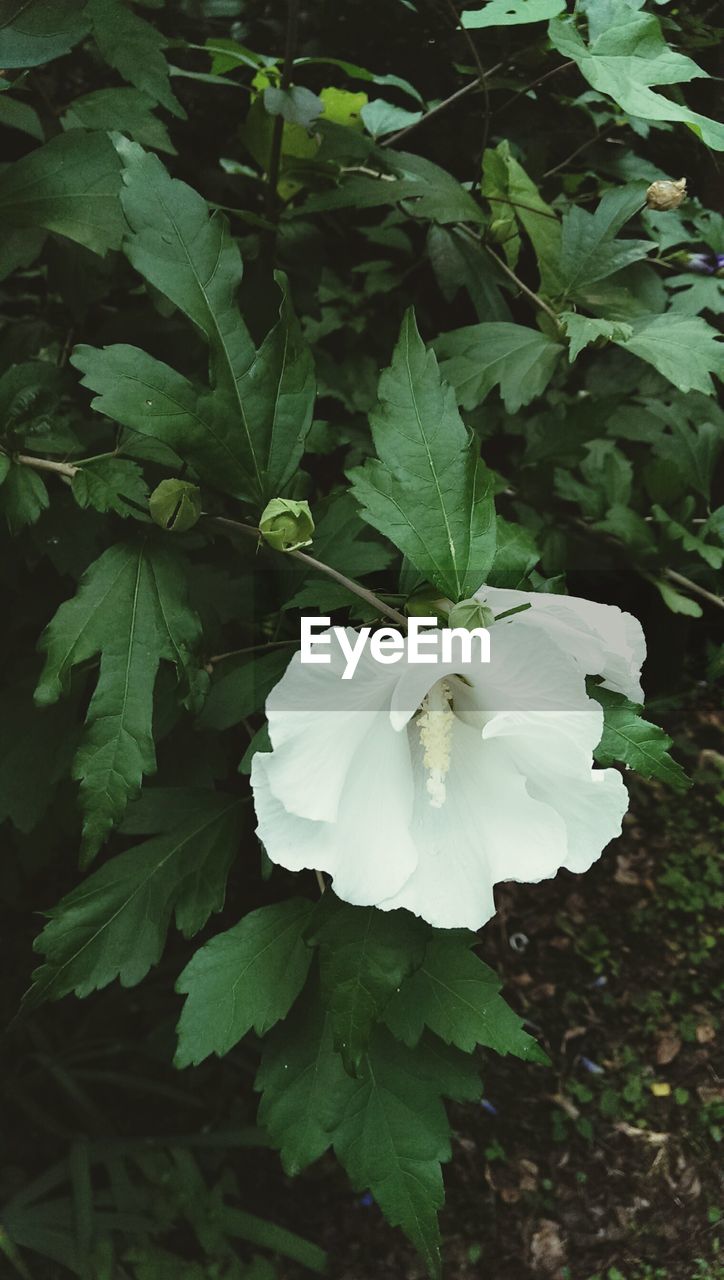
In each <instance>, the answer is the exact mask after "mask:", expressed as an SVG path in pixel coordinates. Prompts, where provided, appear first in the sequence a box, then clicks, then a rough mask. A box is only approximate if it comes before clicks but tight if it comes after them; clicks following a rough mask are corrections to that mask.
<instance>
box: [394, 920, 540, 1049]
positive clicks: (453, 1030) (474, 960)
mask: <svg viewBox="0 0 724 1280" xmlns="http://www.w3.org/2000/svg"><path fill="white" fill-rule="evenodd" d="M475 941H476V939H475V936H474V935H472V934H469V933H467V932H466V931H458V930H455V931H451V932H450V934H449V935H445V934H440V933H438V934H437V935H436V936H435V937H434V938H433V939H432V940H431V941H430V942H429V943H428V947H427V950H426V952H425V958H424V960H423V962H422V964H421V965H420V967H419V968H418V969H417V970H416V971H415V973H413V974H412V976H411V977H409V978H407V980H406V981H405V983H404V984H403V986H402V987H401V989H400V991H399V993H398V994H397V995H395V996H394V997H393V999H392V1000H391V1001H390V1004H389V1005H388V1007H387V1011H386V1014H385V1021H386V1023H387V1025H388V1027H389V1028H390V1030H391V1031H393V1032H394V1034H395V1035H396V1036H397V1037H398V1039H400V1040H402V1041H403V1043H404V1044H406V1045H408V1046H409V1047H410V1048H413V1047H414V1046H415V1045H416V1044H417V1043H418V1041H419V1040H420V1037H421V1036H422V1034H423V1031H424V1029H425V1027H429V1029H430V1030H431V1031H434V1032H435V1034H436V1035H438V1036H439V1037H440V1039H441V1040H444V1042H445V1044H450V1045H455V1046H456V1047H457V1048H458V1049H461V1050H462V1051H463V1052H464V1053H472V1051H473V1049H474V1048H475V1047H476V1045H484V1046H486V1047H487V1048H490V1049H494V1050H495V1051H496V1053H500V1054H503V1055H505V1054H508V1053H510V1054H513V1055H515V1057H517V1058H524V1059H526V1060H528V1061H532V1062H542V1063H546V1062H547V1061H548V1059H547V1057H546V1055H545V1054H544V1053H543V1050H542V1049H541V1048H540V1047H539V1045H538V1044H537V1043H536V1041H535V1040H534V1039H533V1037H532V1036H529V1035H527V1033H526V1032H525V1031H523V1022H522V1019H521V1018H519V1017H518V1016H517V1014H515V1013H514V1012H513V1010H512V1009H511V1008H509V1006H508V1005H507V1004H506V1003H505V1001H504V1000H503V998H502V996H501V995H500V987H501V983H500V979H499V978H498V976H497V974H496V973H494V972H493V970H492V969H489V968H488V966H487V965H486V964H483V962H482V960H480V959H479V958H478V956H476V955H475V954H474V953H473V952H472V951H471V950H470V948H471V947H472V946H474V945H475Z"/></svg>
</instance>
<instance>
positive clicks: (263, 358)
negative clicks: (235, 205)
mask: <svg viewBox="0 0 724 1280" xmlns="http://www.w3.org/2000/svg"><path fill="white" fill-rule="evenodd" d="M121 149H122V151H123V154H124V158H125V161H126V166H127V167H126V171H125V175H124V182H125V190H124V194H123V208H124V211H125V214H126V217H127V219H128V222H129V224H130V226H131V228H132V234H131V236H130V238H129V239H128V240H127V242H126V246H125V247H126V252H127V254H128V256H129V258H130V260H131V262H132V263H133V265H134V266H135V267H136V269H137V270H138V271H140V272H141V274H142V275H144V276H145V278H146V279H147V280H148V281H149V282H150V283H151V284H152V285H153V286H154V288H156V289H158V290H160V292H161V293H163V294H164V295H165V296H166V297H168V298H169V299H170V301H171V302H173V303H174V305H175V306H177V307H179V308H180V309H181V310H182V311H183V312H184V314H185V315H186V316H187V317H188V318H189V319H190V320H191V321H192V323H193V324H194V325H196V327H197V328H198V329H199V330H200V331H201V333H202V334H203V336H204V337H205V338H206V340H207V342H208V344H209V348H210V356H211V384H212V391H211V393H209V392H208V391H206V390H201V389H200V388H197V387H194V386H193V385H192V383H190V382H189V381H188V380H187V379H186V378H185V377H183V376H182V375H181V374H179V373H177V372H176V371H175V370H173V369H171V368H169V366H168V365H165V364H162V363H161V362H160V361H158V360H155V359H153V358H152V357H151V356H148V355H146V353H145V352H142V351H139V350H138V349H137V348H135V347H127V346H114V347H108V348H105V349H104V350H102V351H98V350H95V349H94V348H92V347H80V348H76V351H75V352H74V354H73V357H72V363H73V364H74V365H75V366H76V368H79V369H81V370H82V372H83V373H84V375H85V377H84V385H85V386H89V387H91V389H92V390H94V391H96V392H99V393H100V394H99V397H98V398H97V399H96V400H95V401H94V402H93V403H94V407H95V408H97V409H98V410H99V411H100V412H102V413H105V414H107V415H108V416H109V417H112V418H115V419H116V420H117V421H118V422H121V423H122V424H123V425H124V426H127V427H130V428H132V429H133V430H135V431H138V432H139V433H141V434H143V435H148V436H152V437H155V438H157V439H159V440H161V441H162V442H163V443H164V444H167V445H169V446H170V447H171V448H172V449H174V451H175V452H176V453H177V454H178V455H179V456H180V457H182V458H184V460H186V461H188V462H189V463H190V464H191V465H192V466H193V467H194V468H195V469H196V471H197V472H198V474H199V476H200V478H201V479H205V480H207V481H208V482H209V483H210V484H213V485H215V486H216V487H218V488H220V489H222V490H224V491H225V492H229V493H232V494H233V495H234V496H236V497H240V498H245V499H246V500H248V501H255V502H257V503H259V504H263V503H264V501H266V500H267V499H268V498H271V497H274V496H276V495H277V494H278V493H279V490H280V489H281V488H282V487H283V486H284V485H285V484H286V482H287V481H288V480H289V478H290V477H291V476H292V475H293V474H294V472H295V471H296V469H297V465H298V463H299V459H300V458H301V455H302V452H303V449H304V440H305V438H306V435H307V433H308V431H309V428H310V426H311V421H312V409H313V404H314V394H315V383H314V370H313V366H312V360H311V356H310V354H309V351H308V348H307V346H306V343H305V342H304V341H303V338H302V335H301V331H300V328H299V325H298V323H297V321H296V318H295V316H294V314H293V312H292V309H291V306H290V304H289V301H288V298H287V296H286V291H285V279H284V277H283V276H281V275H279V276H277V280H278V283H279V284H280V286H281V288H282V303H281V308H280V318H279V321H278V323H277V324H276V325H275V326H274V327H273V329H272V330H271V332H270V333H269V334H268V335H267V337H266V338H265V340H264V342H263V343H262V345H261V347H260V348H259V351H258V352H257V351H255V349H254V346H253V343H252V341H251V338H250V336H249V333H248V331H247V329H246V326H245V324H244V322H243V320H242V319H241V316H240V315H239V311H238V307H237V303H236V291H237V289H238V286H239V284H240V282H241V270H242V268H241V258H240V255H239V251H238V248H237V246H236V244H235V242H234V241H233V240H232V238H231V236H230V233H229V229H228V224H227V222H226V219H225V218H224V217H223V216H222V215H219V214H214V215H211V216H210V215H209V209H208V206H207V204H206V202H205V200H203V199H202V198H201V196H199V195H198V194H197V193H196V192H195V191H193V190H192V188H191V187H188V186H186V185H185V184H184V183H182V182H179V181H177V180H175V179H172V178H170V177H169V175H168V174H167V173H166V171H165V169H164V168H163V165H162V164H161V162H160V161H159V160H158V158H157V157H156V156H151V155H147V154H145V153H144V152H143V151H141V149H140V148H139V147H137V146H135V144H132V143H126V142H123V144H122V146H121Z"/></svg>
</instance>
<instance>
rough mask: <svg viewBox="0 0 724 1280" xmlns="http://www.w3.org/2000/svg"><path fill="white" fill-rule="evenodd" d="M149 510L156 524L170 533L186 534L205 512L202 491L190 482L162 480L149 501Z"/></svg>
mask: <svg viewBox="0 0 724 1280" xmlns="http://www.w3.org/2000/svg"><path fill="white" fill-rule="evenodd" d="M148 509H149V511H150V513H151V519H152V520H153V521H154V523H155V524H157V525H160V527H161V528H162V529H166V531H167V532H168V533H185V532H186V530H187V529H191V528H193V526H194V525H195V524H196V521H197V520H198V519H199V516H200V515H201V512H202V510H203V506H202V503H201V490H200V489H199V488H198V486H197V485H195V484H191V482H190V481H189V480H171V479H169V480H162V481H161V483H160V484H159V485H157V486H156V488H155V489H154V491H153V493H152V494H151V497H150V498H149V500H148Z"/></svg>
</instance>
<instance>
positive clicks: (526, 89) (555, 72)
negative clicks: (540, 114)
mask: <svg viewBox="0 0 724 1280" xmlns="http://www.w3.org/2000/svg"><path fill="white" fill-rule="evenodd" d="M575 65H576V64H575V62H574V61H573V59H572V58H569V60H568V62H561V63H560V65H559V66H557V67H553V68H552V70H551V71H546V73H545V75H542V76H539V77H538V79H537V80H531V82H530V84H526V85H524V86H523V88H522V89H519V90H518V92H517V93H514V94H513V96H512V98H508V99H507V101H506V102H504V103H503V104H502V105H501V106H499V107H498V109H497V111H494V112H493V115H496V116H499V115H502V113H503V112H504V111H507V110H508V107H511V106H512V105H513V103H514V102H517V101H518V98H522V96H523V94H524V93H530V91H531V89H537V88H538V86H539V85H541V84H544V83H545V81H546V80H550V78H551V76H557V75H558V72H559V71H567V70H568V68H569V67H575Z"/></svg>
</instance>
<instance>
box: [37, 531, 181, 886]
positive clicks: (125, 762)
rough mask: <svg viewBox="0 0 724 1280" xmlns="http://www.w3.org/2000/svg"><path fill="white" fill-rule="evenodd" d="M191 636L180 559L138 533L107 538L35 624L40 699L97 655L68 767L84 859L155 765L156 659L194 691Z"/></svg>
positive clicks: (54, 695) (57, 691) (45, 700)
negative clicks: (49, 616)
mask: <svg viewBox="0 0 724 1280" xmlns="http://www.w3.org/2000/svg"><path fill="white" fill-rule="evenodd" d="M199 641H200V627H199V622H198V619H197V618H196V616H195V614H193V613H192V612H191V610H190V609H189V606H188V603H187V600H186V585H185V579H184V571H183V568H182V563H181V562H180V561H179V560H178V559H177V558H176V557H175V555H174V554H173V553H172V552H171V551H169V550H168V549H167V548H166V547H164V546H161V545H159V544H156V543H154V542H153V541H150V540H149V541H147V540H145V539H144V540H142V541H139V542H136V543H129V544H125V545H124V544H119V545H117V546H113V547H109V549H108V550H107V551H105V552H104V553H103V555H102V556H101V557H100V559H98V560H96V561H95V562H94V563H93V564H92V565H91V566H90V568H89V569H88V570H87V572H86V573H85V574H84V575H83V578H82V579H81V583H80V586H79V589H78V593H77V595H75V596H74V597H73V598H72V599H71V600H67V601H66V602H65V603H64V604H62V605H61V606H60V608H59V609H58V612H57V613H56V615H55V617H54V618H53V620H52V622H51V623H50V624H49V626H48V627H46V629H45V631H44V632H43V635H42V637H41V641H40V647H41V648H42V649H43V650H44V652H45V654H46V661H45V667H44V669H43V673H42V675H41V677H40V681H39V683H38V688H37V690H36V701H37V702H38V704H39V705H41V706H47V705H48V704H49V703H53V702H56V701H57V700H58V698H60V697H61V695H62V694H63V693H64V692H65V691H66V690H67V688H68V681H69V678H70V673H71V670H72V668H73V667H74V666H76V665H77V664H78V663H81V662H88V661H89V660H90V659H92V658H95V657H96V655H97V654H100V655H101V662H100V670H99V674H98V683H97V685H96V689H95V692H94V694H93V697H92V698H91V702H90V706H89V708H88V714H87V719H86V728H85V732H84V734H83V738H82V740H81V744H80V747H79V749H78V752H77V755H76V757H75V762H74V767H73V776H74V777H75V778H77V779H78V780H79V781H80V783H81V793H80V794H81V804H82V807H83V812H84V821H83V847H82V860H83V862H84V863H87V862H88V861H90V859H91V858H93V856H94V855H95V854H96V853H97V852H98V849H99V848H100V847H101V844H102V843H103V841H104V839H105V838H106V836H107V835H108V833H109V831H110V830H111V828H112V827H113V826H114V825H115V824H116V823H117V822H118V821H119V819H120V818H121V817H122V815H123V813H124V812H125V809H126V806H127V804H128V802H129V800H131V799H133V798H134V796H136V795H137V794H138V791H139V789H140V786H141V781H142V778H143V776H144V774H149V773H153V771H154V770H155V768H156V753H155V749H154V744H153V734H152V713H153V689H154V684H155V681H156V673H157V671H158V667H159V663H160V661H161V659H162V658H166V659H167V660H168V661H170V662H173V663H174V664H175V666H176V670H177V673H178V676H179V678H183V680H184V682H185V685H186V690H187V693H188V696H192V694H193V693H194V692H195V690H196V689H197V688H198V675H197V671H196V668H195V666H194V659H193V656H192V655H193V652H194V650H195V649H196V648H197V647H198V644H199Z"/></svg>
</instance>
